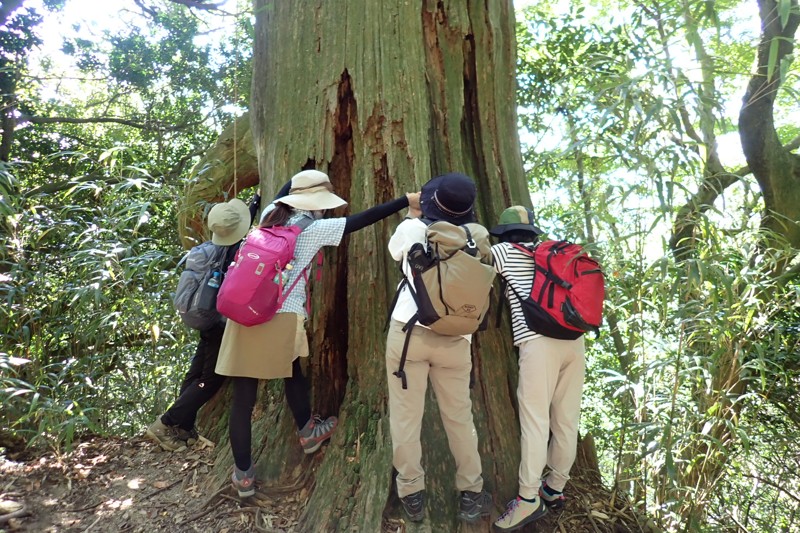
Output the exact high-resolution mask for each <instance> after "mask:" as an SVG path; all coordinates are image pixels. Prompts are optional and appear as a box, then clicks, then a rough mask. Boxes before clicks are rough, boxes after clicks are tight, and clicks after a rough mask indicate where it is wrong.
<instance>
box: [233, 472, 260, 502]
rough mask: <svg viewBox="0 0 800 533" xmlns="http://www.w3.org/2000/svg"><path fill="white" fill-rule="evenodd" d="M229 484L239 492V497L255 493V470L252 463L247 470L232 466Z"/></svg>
mask: <svg viewBox="0 0 800 533" xmlns="http://www.w3.org/2000/svg"><path fill="white" fill-rule="evenodd" d="M231 484H232V485H233V488H234V489H236V492H238V493H239V497H240V498H247V497H250V496H252V495H253V494H255V493H256V472H255V470H254V469H253V465H250V468H248V469H247V472H243V471H241V470H239V469H238V468H237V467H236V466H234V467H233V474H231Z"/></svg>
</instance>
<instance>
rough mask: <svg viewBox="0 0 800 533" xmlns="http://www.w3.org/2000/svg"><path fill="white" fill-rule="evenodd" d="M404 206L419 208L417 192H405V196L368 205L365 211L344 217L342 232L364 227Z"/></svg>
mask: <svg viewBox="0 0 800 533" xmlns="http://www.w3.org/2000/svg"><path fill="white" fill-rule="evenodd" d="M415 206H416V207H415ZM405 207H411V208H419V193H407V194H406V195H405V196H402V197H400V198H398V199H396V200H392V201H390V202H386V203H383V204H380V205H376V206H375V207H370V208H369V209H367V210H365V211H362V212H360V213H356V214H355V215H350V216H349V217H346V218H345V225H344V233H345V235H347V234H348V233H352V232H354V231H358V230H360V229H362V228H366V227H367V226H369V225H372V224H374V223H376V222H378V221H379V220H383V219H384V218H386V217H388V216H389V215H391V214H392V213H396V212H397V211H400V210H401V209H403V208H405Z"/></svg>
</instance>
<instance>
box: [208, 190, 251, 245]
mask: <svg viewBox="0 0 800 533" xmlns="http://www.w3.org/2000/svg"><path fill="white" fill-rule="evenodd" d="M208 229H210V230H211V233H212V235H211V242H213V243H214V244H218V245H220V246H231V245H232V244H236V243H237V242H239V241H241V240H242V239H244V236H245V235H247V231H248V230H249V229H250V209H249V208H248V207H247V204H245V203H244V202H243V201H241V200H239V199H238V198H234V199H233V200H231V201H229V202H225V203H221V204H217V205H215V206H214V207H212V208H211V211H209V212H208Z"/></svg>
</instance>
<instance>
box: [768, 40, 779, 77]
mask: <svg viewBox="0 0 800 533" xmlns="http://www.w3.org/2000/svg"><path fill="white" fill-rule="evenodd" d="M778 47H779V44H778V39H777V38H774V39H772V42H770V43H769V58H768V60H767V81H772V76H773V74H775V66H776V65H777V63H778Z"/></svg>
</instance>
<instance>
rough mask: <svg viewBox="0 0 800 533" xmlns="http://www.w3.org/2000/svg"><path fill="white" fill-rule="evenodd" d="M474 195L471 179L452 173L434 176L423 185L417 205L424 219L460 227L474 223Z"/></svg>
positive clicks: (474, 189)
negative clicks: (441, 221) (442, 221)
mask: <svg viewBox="0 0 800 533" xmlns="http://www.w3.org/2000/svg"><path fill="white" fill-rule="evenodd" d="M476 194H477V189H476V188H475V182H474V181H472V178H470V177H469V176H465V175H464V174H458V173H455V172H452V173H450V174H443V175H441V176H436V177H435V178H433V179H431V180H430V181H429V182H428V183H426V184H425V185H423V186H422V191H421V193H420V198H419V204H420V208H421V209H422V214H423V216H424V217H425V218H428V219H431V220H444V221H445V222H450V223H451V224H456V225H458V226H460V225H461V224H466V223H468V222H475V220H476V219H475V196H476Z"/></svg>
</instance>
